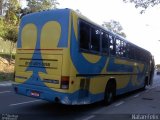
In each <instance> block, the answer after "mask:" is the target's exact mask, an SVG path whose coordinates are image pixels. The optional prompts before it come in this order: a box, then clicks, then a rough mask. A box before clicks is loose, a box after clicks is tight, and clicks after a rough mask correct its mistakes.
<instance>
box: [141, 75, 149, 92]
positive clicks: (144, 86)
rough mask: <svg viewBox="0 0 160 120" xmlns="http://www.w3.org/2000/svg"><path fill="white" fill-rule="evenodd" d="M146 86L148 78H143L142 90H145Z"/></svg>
mask: <svg viewBox="0 0 160 120" xmlns="http://www.w3.org/2000/svg"><path fill="white" fill-rule="evenodd" d="M147 85H148V77H145V80H144V85H143V88H142V89H143V90H145V89H146V86H147Z"/></svg>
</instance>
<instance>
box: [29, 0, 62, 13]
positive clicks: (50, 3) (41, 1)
mask: <svg viewBox="0 0 160 120" xmlns="http://www.w3.org/2000/svg"><path fill="white" fill-rule="evenodd" d="M27 1H28V5H27V6H28V7H29V11H30V12H36V11H40V10H47V9H56V8H57V5H59V3H58V2H57V0H27Z"/></svg>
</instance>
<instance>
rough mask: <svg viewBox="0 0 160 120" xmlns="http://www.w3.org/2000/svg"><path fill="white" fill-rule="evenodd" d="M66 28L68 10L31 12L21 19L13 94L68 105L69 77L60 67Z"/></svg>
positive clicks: (68, 21) (65, 48)
mask: <svg viewBox="0 0 160 120" xmlns="http://www.w3.org/2000/svg"><path fill="white" fill-rule="evenodd" d="M69 28H70V10H69V9H62V10H51V11H43V12H38V13H32V14H29V15H26V16H24V17H23V18H22V20H21V24H20V28H19V36H18V43H17V54H16V66H15V83H14V84H13V86H14V90H15V92H16V93H18V94H22V95H26V96H31V97H36V98H40V99H44V100H48V101H53V102H61V103H64V104H69V103H67V98H68V94H67V91H69V79H70V77H69V76H67V75H66V74H65V70H63V68H64V66H65V67H66V63H65V61H66V59H67V57H66V56H67V54H66V55H64V53H67V51H68V39H69V34H68V33H70V32H69V31H70V29H69ZM68 66H69V65H68ZM67 69H69V68H66V70H67Z"/></svg>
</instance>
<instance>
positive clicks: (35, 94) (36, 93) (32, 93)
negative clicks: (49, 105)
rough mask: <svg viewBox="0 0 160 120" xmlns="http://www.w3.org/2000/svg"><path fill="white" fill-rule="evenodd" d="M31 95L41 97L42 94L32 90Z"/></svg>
mask: <svg viewBox="0 0 160 120" xmlns="http://www.w3.org/2000/svg"><path fill="white" fill-rule="evenodd" d="M31 96H34V97H39V96H40V94H39V93H38V92H35V91H32V92H31Z"/></svg>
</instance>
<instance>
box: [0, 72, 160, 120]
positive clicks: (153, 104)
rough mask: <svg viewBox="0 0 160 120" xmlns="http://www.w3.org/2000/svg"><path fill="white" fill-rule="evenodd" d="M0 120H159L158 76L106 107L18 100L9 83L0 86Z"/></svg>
mask: <svg viewBox="0 0 160 120" xmlns="http://www.w3.org/2000/svg"><path fill="white" fill-rule="evenodd" d="M0 101H1V102H0V114H1V116H0V120H1V119H3V120H5V118H6V116H7V117H10V118H18V120H21V119H26V120H29V119H31V118H32V119H34V120H35V119H40V118H41V119H47V120H50V119H51V120H59V119H62V120H64V119H68V120H73V119H75V120H97V119H101V120H103V119H104V120H105V119H107V118H109V119H111V118H112V119H113V118H114V119H115V120H119V119H131V118H132V117H133V116H132V115H131V114H139V113H140V114H149V115H150V114H151V115H152V114H154V115H155V117H156V118H157V119H159V120H160V76H157V75H155V77H154V83H153V86H152V87H148V88H147V89H146V90H145V91H142V90H139V91H135V92H133V93H130V94H125V95H122V96H119V97H118V98H117V100H116V101H115V102H114V103H113V104H111V105H110V106H107V107H104V106H102V105H101V103H95V104H92V105H82V106H66V105H59V104H53V103H49V102H47V101H43V100H39V99H34V98H30V97H26V96H20V95H17V94H15V93H14V92H13V90H12V87H11V83H10V82H9V83H8V82H7V83H6V82H4V83H0Z"/></svg>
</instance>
